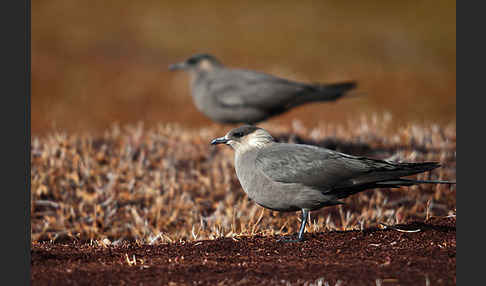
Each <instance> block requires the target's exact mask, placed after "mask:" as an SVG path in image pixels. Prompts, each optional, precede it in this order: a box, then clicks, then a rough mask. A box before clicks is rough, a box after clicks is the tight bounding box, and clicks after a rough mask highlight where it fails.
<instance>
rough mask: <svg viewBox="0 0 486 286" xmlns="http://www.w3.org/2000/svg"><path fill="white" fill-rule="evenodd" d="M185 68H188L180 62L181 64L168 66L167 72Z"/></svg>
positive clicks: (184, 63)
mask: <svg viewBox="0 0 486 286" xmlns="http://www.w3.org/2000/svg"><path fill="white" fill-rule="evenodd" d="M187 67H188V65H187V64H186V62H181V63H177V64H173V65H170V66H169V70H170V71H176V70H184V69H186V68H187Z"/></svg>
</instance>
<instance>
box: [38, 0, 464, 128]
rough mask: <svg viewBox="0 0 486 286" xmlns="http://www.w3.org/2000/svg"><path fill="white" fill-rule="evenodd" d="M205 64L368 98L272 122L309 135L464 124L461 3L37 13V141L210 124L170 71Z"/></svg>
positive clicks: (63, 6)
mask: <svg viewBox="0 0 486 286" xmlns="http://www.w3.org/2000/svg"><path fill="white" fill-rule="evenodd" d="M198 52H208V53H211V54H213V55H215V56H216V57H218V58H219V59H220V60H221V61H222V62H223V63H224V64H226V65H227V66H231V67H239V68H247V69H253V70H259V71H263V72H267V73H271V74H275V75H278V76H284V77H288V78H291V79H294V80H301V81H308V82H333V81H341V80H350V79H354V80H357V81H358V82H359V91H360V92H364V93H366V94H367V95H366V96H364V97H360V98H349V99H342V100H340V101H338V102H336V103H334V104H325V103H322V104H312V105H306V106H303V107H300V108H297V109H295V110H293V111H291V112H289V113H287V114H285V115H284V116H280V117H277V118H275V119H272V121H275V122H288V121H290V120H292V119H293V118H298V119H300V120H301V121H302V122H304V123H305V124H307V125H309V126H312V125H314V124H317V123H318V122H323V121H324V122H338V121H339V120H346V119H349V118H353V117H355V116H357V115H359V114H369V113H372V112H378V113H382V112H390V113H391V115H392V117H393V119H394V120H395V121H396V122H400V123H408V122H417V123H426V124H429V123H439V124H444V123H450V122H455V120H456V2H455V1H449V0H444V1H443V0H437V1H240V2H229V1H222V0H218V1H211V2H205V1H161V0H153V1H152V0H147V1H127V0H116V1H91V0H83V1H81V0H72V1H65V0H42V1H41V0H34V1H32V75H31V76H32V98H31V102H32V106H31V107H32V113H31V119H32V125H31V126H32V134H33V135H36V134H45V132H47V131H50V130H58V131H69V132H72V131H90V132H99V131H102V130H103V129H104V128H106V127H108V126H109V125H110V124H112V123H113V122H119V123H122V124H124V123H133V122H137V121H139V120H143V121H144V122H145V124H146V126H147V125H152V124H155V123H159V122H179V123H181V124H183V125H185V126H188V127H199V126H202V125H206V124H212V123H211V121H209V119H207V118H206V117H205V116H204V115H202V114H201V113H199V112H198V111H197V110H196V108H195V107H194V105H193V104H192V101H191V97H190V95H189V81H188V76H187V75H186V74H184V73H173V72H169V71H168V69H167V67H168V65H169V64H172V63H175V62H178V61H181V60H183V59H185V58H187V57H188V56H190V55H192V54H194V53H198Z"/></svg>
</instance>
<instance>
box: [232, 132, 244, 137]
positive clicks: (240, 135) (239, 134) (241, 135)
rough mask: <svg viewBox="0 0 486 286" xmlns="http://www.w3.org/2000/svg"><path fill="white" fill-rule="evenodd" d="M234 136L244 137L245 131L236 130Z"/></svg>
mask: <svg viewBox="0 0 486 286" xmlns="http://www.w3.org/2000/svg"><path fill="white" fill-rule="evenodd" d="M233 136H234V137H237V138H239V137H243V132H235V133H233Z"/></svg>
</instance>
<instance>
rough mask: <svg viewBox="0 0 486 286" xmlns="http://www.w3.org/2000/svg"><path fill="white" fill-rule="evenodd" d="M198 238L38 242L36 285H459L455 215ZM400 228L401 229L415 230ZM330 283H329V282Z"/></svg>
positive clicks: (34, 253)
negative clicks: (284, 235) (299, 234)
mask: <svg viewBox="0 0 486 286" xmlns="http://www.w3.org/2000/svg"><path fill="white" fill-rule="evenodd" d="M398 227H400V229H399V230H402V231H399V230H396V229H378V228H373V229H366V230H364V231H344V232H343V231H332V232H324V233H314V234H312V233H311V234H307V240H306V241H304V242H302V243H280V242H277V241H276V237H262V236H254V237H239V238H221V239H216V240H204V241H195V242H184V241H181V242H177V243H168V244H157V245H138V244H137V243H135V242H133V243H130V242H122V243H119V244H118V245H116V246H114V245H109V246H106V245H104V246H102V245H93V244H90V243H89V242H87V243H81V242H79V241H77V242H76V241H73V242H64V243H60V242H57V243H49V242H35V243H33V244H32V250H31V257H32V258H31V259H32V261H31V266H32V270H31V271H32V275H31V277H32V278H31V279H32V285H179V284H182V285H264V284H265V285H455V284H456V219H455V217H447V218H431V219H429V220H427V221H425V222H417V221H414V222H409V223H407V224H406V225H401V226H400V225H398ZM418 229H420V231H417V232H403V230H409V231H410V230H418ZM326 283H327V284H326Z"/></svg>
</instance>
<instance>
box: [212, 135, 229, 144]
mask: <svg viewBox="0 0 486 286" xmlns="http://www.w3.org/2000/svg"><path fill="white" fill-rule="evenodd" d="M226 143H228V139H226V138H224V137H220V138H216V139H214V140H213V141H211V145H217V144H226Z"/></svg>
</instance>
